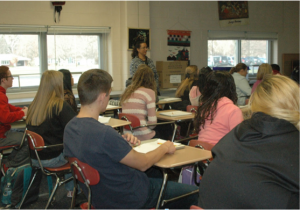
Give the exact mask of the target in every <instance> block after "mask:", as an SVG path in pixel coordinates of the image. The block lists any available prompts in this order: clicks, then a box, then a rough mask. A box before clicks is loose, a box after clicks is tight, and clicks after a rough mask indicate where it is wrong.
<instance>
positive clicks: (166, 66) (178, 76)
mask: <svg viewBox="0 0 300 210" xmlns="http://www.w3.org/2000/svg"><path fill="white" fill-rule="evenodd" d="M187 65H188V61H156V69H157V73H158V76H159V87H160V88H177V87H178V86H179V84H180V83H181V81H182V80H183V79H185V69H186V67H187Z"/></svg>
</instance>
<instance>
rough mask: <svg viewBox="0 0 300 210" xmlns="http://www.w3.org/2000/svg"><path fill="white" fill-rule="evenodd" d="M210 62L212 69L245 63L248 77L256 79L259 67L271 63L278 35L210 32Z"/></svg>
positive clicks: (208, 62)
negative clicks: (272, 51)
mask: <svg viewBox="0 0 300 210" xmlns="http://www.w3.org/2000/svg"><path fill="white" fill-rule="evenodd" d="M208 37H209V38H208V44H207V45H208V60H207V64H208V66H210V67H229V68H230V67H233V66H235V65H236V64H237V63H245V64H246V65H247V66H248V67H249V72H248V77H249V79H250V80H252V79H255V78H256V73H257V70H258V67H259V65H260V64H262V63H270V58H271V46H272V41H273V40H276V39H277V34H276V33H259V32H257V33H256V32H243V31H209V32H208Z"/></svg>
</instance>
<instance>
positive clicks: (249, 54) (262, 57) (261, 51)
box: [241, 40, 268, 76]
mask: <svg viewBox="0 0 300 210" xmlns="http://www.w3.org/2000/svg"><path fill="white" fill-rule="evenodd" d="M241 51H242V52H241V61H242V63H245V64H246V65H247V66H249V68H250V70H249V72H248V73H249V76H254V75H255V74H256V73H257V70H258V66H259V65H260V64H262V63H268V40H242V41H241Z"/></svg>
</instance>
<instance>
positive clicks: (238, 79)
mask: <svg viewBox="0 0 300 210" xmlns="http://www.w3.org/2000/svg"><path fill="white" fill-rule="evenodd" d="M232 77H233V79H234V83H235V86H236V93H237V96H238V101H237V105H239V106H243V105H245V101H246V99H247V98H248V97H249V96H250V95H251V87H250V85H249V83H248V81H247V79H246V77H244V76H242V75H240V74H239V73H237V72H234V73H233V74H232Z"/></svg>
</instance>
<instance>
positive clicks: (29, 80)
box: [0, 34, 40, 87]
mask: <svg viewBox="0 0 300 210" xmlns="http://www.w3.org/2000/svg"><path fill="white" fill-rule="evenodd" d="M38 61H39V47H38V35H21V34H10V35H6V34H0V63H1V65H6V66H9V69H10V71H11V73H12V75H13V76H14V77H15V78H14V82H13V87H19V80H20V84H21V86H22V85H24V86H34V84H37V83H38V84H39V76H38V78H36V77H34V76H31V74H39V73H40V69H39V62H38ZM25 74H26V75H27V76H26V77H23V76H22V75H25Z"/></svg>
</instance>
